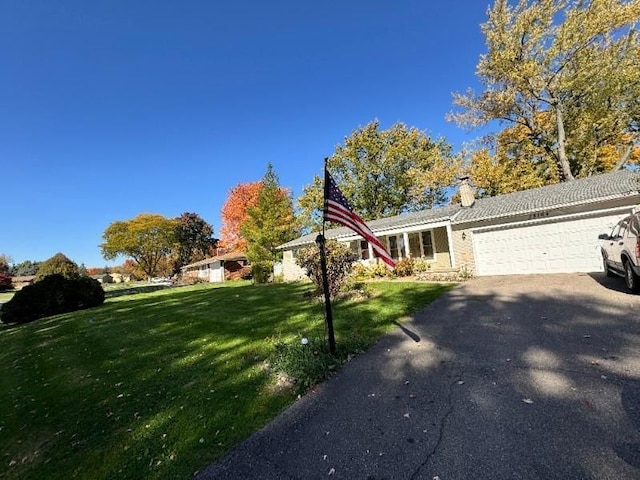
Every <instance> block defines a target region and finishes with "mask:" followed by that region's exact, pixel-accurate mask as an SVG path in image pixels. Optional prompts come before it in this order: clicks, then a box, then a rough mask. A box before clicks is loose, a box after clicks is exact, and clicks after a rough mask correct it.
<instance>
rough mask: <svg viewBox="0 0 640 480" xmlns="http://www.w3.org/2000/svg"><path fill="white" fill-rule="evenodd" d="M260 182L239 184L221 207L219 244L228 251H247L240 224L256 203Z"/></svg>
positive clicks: (230, 191)
mask: <svg viewBox="0 0 640 480" xmlns="http://www.w3.org/2000/svg"><path fill="white" fill-rule="evenodd" d="M261 189H262V182H249V183H239V184H238V185H236V186H235V187H233V188H232V189H231V190H229V194H228V195H227V199H226V201H225V202H224V205H223V206H222V211H221V219H222V227H221V228H220V243H221V244H222V246H223V247H225V248H227V249H229V250H241V251H245V250H246V249H247V241H246V240H245V239H244V237H243V236H242V232H241V228H242V224H243V223H244V222H245V220H246V219H247V210H248V209H249V208H252V207H255V206H256V204H257V203H258V195H259V194H260V190H261Z"/></svg>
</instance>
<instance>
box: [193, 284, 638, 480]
mask: <svg viewBox="0 0 640 480" xmlns="http://www.w3.org/2000/svg"><path fill="white" fill-rule="evenodd" d="M327 477H329V478H342V479H371V480H373V479H429V480H434V479H439V480H453V479H461V480H462V479H465V480H466V479H612V480H613V479H615V480H623V479H640V296H638V295H632V294H628V293H626V292H625V290H624V282H623V281H622V279H618V278H612V279H608V278H605V277H604V275H603V274H599V275H595V274H594V275H587V274H576V275H530V276H516V277H513V276H512V277H484V278H476V279H473V280H471V281H469V282H467V283H465V284H463V285H461V286H459V287H457V288H455V289H453V290H452V291H451V292H449V293H448V294H446V295H445V296H444V297H442V298H440V299H439V300H438V301H436V302H434V303H433V304H432V305H430V306H429V307H428V308H427V309H425V310H424V311H422V312H421V313H420V314H418V315H417V316H416V317H415V318H414V319H413V320H411V321H410V322H407V323H405V324H404V325H403V328H398V329H397V330H396V331H395V332H394V333H392V334H390V335H388V336H386V337H384V338H383V339H382V340H381V341H379V342H378V343H377V344H376V345H375V346H374V347H373V348H372V349H371V350H370V351H369V352H367V353H366V354H364V355H362V356H359V357H357V358H355V359H354V360H353V361H352V362H350V363H349V364H348V365H347V366H346V367H345V368H344V369H343V370H342V371H341V372H340V374H339V375H337V376H336V377H334V378H332V379H331V380H330V381H328V382H325V383H324V384H322V385H320V386H319V387H318V388H317V389H316V391H315V393H311V394H309V395H307V396H305V397H304V398H302V399H301V400H299V401H298V402H297V403H296V404H295V405H293V406H292V407H291V408H289V409H288V410H287V411H285V412H284V413H283V414H281V415H280V416H279V417H278V418H276V419H275V420H274V421H273V422H272V423H271V424H269V425H268V426H267V427H265V428H264V429H262V430H261V431H259V432H257V433H256V434H255V435H253V436H252V437H251V438H249V439H248V440H247V441H246V442H244V443H243V444H241V445H240V446H239V447H238V448H236V449H235V450H234V451H232V452H231V453H230V454H229V455H227V456H226V457H225V458H223V459H222V460H221V461H220V462H218V463H216V464H213V465H211V466H210V467H209V468H207V469H205V470H203V471H202V472H201V473H200V475H199V478H201V479H213V478H216V479H217V478H220V479H223V478H224V479H244V478H247V479H249V478H251V479H309V478H327Z"/></svg>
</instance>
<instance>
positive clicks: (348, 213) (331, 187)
mask: <svg viewBox="0 0 640 480" xmlns="http://www.w3.org/2000/svg"><path fill="white" fill-rule="evenodd" d="M324 220H325V221H327V220H328V221H331V222H334V223H339V224H341V225H344V226H345V227H348V228H350V229H351V230H353V231H354V232H356V233H357V234H358V235H360V236H362V238H364V239H365V240H366V241H367V242H369V243H370V244H371V246H372V247H373V250H374V251H375V252H376V253H377V254H378V257H380V259H381V260H382V261H383V262H384V263H386V264H387V267H389V268H390V269H393V268H394V267H395V265H396V264H395V262H394V261H393V258H391V255H389V252H387V250H386V248H384V246H383V245H382V243H380V240H378V239H377V238H376V236H375V235H374V234H373V232H372V231H371V229H370V228H369V227H368V226H367V224H366V223H364V220H362V219H361V218H360V217H359V216H358V215H356V214H355V213H354V212H353V210H352V209H351V206H349V202H348V201H347V199H346V198H344V195H343V194H342V192H341V191H340V189H339V188H338V186H337V185H336V182H334V180H333V178H332V177H331V175H329V172H328V171H327V169H326V168H325V170H324Z"/></svg>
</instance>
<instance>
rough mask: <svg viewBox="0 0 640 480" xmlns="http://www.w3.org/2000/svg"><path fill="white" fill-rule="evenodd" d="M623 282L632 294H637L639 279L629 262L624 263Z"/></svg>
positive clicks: (639, 284) (639, 285)
mask: <svg viewBox="0 0 640 480" xmlns="http://www.w3.org/2000/svg"><path fill="white" fill-rule="evenodd" d="M624 281H625V283H626V284H627V288H628V289H629V290H631V291H632V292H634V293H637V292H638V291H640V278H638V276H637V275H636V274H635V272H634V271H633V267H632V266H631V262H630V261H629V260H626V261H625V262H624Z"/></svg>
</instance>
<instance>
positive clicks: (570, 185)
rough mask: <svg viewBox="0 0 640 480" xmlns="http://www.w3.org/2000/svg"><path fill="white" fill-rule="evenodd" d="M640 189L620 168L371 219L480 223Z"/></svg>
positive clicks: (401, 223)
mask: <svg viewBox="0 0 640 480" xmlns="http://www.w3.org/2000/svg"><path fill="white" fill-rule="evenodd" d="M638 192H640V172H638V171H630V170H619V171H617V172H612V173H603V174H600V175H594V176H592V177H588V178H582V179H579V180H573V181H571V182H564V183H558V184H555V185H548V186H546V187H540V188H532V189H531V190H523V191H521V192H514V193H508V194H505V195H498V196H496V197H487V198H480V199H477V200H476V201H475V203H474V204H473V205H472V206H471V207H467V208H462V207H461V206H460V205H459V204H455V205H448V206H446V207H441V208H435V209H431V210H423V211H421V212H413V213H406V214H402V215H397V216H395V217H389V218H382V219H380V220H372V221H370V222H367V225H369V228H371V230H372V231H373V233H375V234H376V235H384V233H385V231H388V230H392V229H398V228H406V227H411V226H413V225H421V224H425V225H426V224H433V223H438V222H441V221H445V220H451V223H452V224H454V225H455V224H461V223H469V222H477V221H482V220H489V219H494V218H501V217H508V216H511V215H519V214H526V213H533V212H536V211H540V210H548V209H551V208H559V207H567V206H571V205H580V204H587V203H593V202H598V201H603V200H608V199H615V198H622V197H626V196H628V195H632V194H638ZM317 235H318V232H315V233H311V234H309V235H304V236H302V237H300V238H296V239H295V240H291V241H290V242H287V243H285V244H284V245H281V246H280V247H278V248H279V249H281V250H286V249H288V248H293V247H299V246H302V245H309V244H311V243H313V242H314V241H315V239H316V236H317ZM353 235H354V233H353V232H352V231H351V230H349V229H348V228H345V227H340V228H333V229H331V230H327V231H326V232H325V236H326V238H333V239H338V238H344V237H351V236H353Z"/></svg>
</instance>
